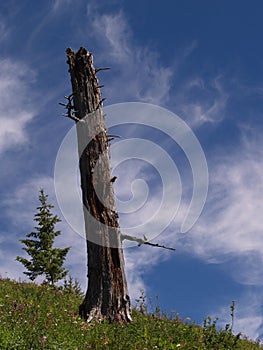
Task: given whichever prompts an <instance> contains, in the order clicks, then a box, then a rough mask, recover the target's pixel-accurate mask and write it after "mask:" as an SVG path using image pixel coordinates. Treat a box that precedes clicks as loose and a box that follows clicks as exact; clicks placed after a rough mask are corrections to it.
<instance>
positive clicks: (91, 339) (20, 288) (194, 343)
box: [0, 279, 263, 350]
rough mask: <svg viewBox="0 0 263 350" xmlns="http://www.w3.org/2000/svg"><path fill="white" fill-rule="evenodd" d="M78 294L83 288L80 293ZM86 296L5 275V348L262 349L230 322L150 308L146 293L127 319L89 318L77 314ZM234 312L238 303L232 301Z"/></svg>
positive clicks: (1, 300) (0, 326) (0, 325)
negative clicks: (121, 321) (196, 320)
mask: <svg viewBox="0 0 263 350" xmlns="http://www.w3.org/2000/svg"><path fill="white" fill-rule="evenodd" d="M77 294H78V293H77ZM81 299H82V298H81V297H80V296H79V295H76V293H74V290H72V288H68V287H64V288H63V287H61V288H58V287H57V288H51V287H49V286H44V285H36V284H33V283H20V282H16V281H11V280H9V279H1V280H0V349H1V350H12V349H21V350H35V349H46V350H47V349H48V350H49V349H55V350H59V349H61V350H82V349H83V350H84V349H112V350H115V349H116V350H117V349H125V350H130V349H138V350H139V349H140V350H152V349H165V350H169V349H189V350H195V349H196V350H202V349H204V350H210V349H211V350H220V349H229V350H233V349H248V350H253V349H263V348H262V347H261V346H260V344H259V343H258V342H253V341H249V340H248V339H246V338H245V337H244V336H242V335H241V334H238V335H234V334H233V333H232V331H231V326H230V325H226V327H225V329H217V326H216V320H215V321H213V320H211V319H210V318H207V319H206V320H205V321H204V325H203V326H202V327H201V326H199V325H196V324H194V323H193V322H191V321H190V320H189V319H186V320H184V321H182V320H181V319H180V318H179V316H178V315H176V314H175V315H173V316H171V315H170V316H169V317H168V315H165V314H162V313H161V312H160V309H159V307H158V306H157V307H155V310H154V311H153V312H148V311H147V308H146V304H145V297H144V295H142V296H141V297H140V298H139V299H138V300H137V304H138V305H137V307H136V309H135V308H134V309H133V312H132V313H133V322H132V323H130V324H128V325H119V324H109V323H108V322H101V323H90V324H88V323H86V322H84V321H83V320H82V319H80V318H79V316H78V314H77V310H78V306H79V304H80V302H81ZM231 311H232V314H231V315H234V305H232V309H231Z"/></svg>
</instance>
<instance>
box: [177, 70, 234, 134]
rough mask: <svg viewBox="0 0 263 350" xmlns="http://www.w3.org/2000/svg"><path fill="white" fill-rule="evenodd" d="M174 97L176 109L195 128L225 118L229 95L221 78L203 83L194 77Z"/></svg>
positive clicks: (201, 79)
mask: <svg viewBox="0 0 263 350" xmlns="http://www.w3.org/2000/svg"><path fill="white" fill-rule="evenodd" d="M178 91H179V92H177V93H176V95H175V101H176V107H177V109H178V112H177V113H179V114H180V115H181V116H183V117H184V119H185V120H186V122H187V123H188V124H189V125H190V126H192V127H194V128H196V127H199V126H200V125H201V124H203V123H207V122H208V123H215V122H217V123H218V122H220V121H222V119H224V117H225V109H226V105H227V101H228V98H229V93H228V92H227V91H226V89H225V87H224V85H223V77H222V76H217V77H215V78H214V79H211V80H209V81H205V80H204V79H203V78H201V77H195V78H192V79H191V80H189V81H187V82H186V83H185V84H183V86H182V87H181V88H179V89H178Z"/></svg>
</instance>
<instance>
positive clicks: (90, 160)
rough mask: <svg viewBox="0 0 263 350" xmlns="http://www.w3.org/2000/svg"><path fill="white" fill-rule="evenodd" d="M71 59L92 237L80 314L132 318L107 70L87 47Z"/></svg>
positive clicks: (84, 193)
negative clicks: (104, 81) (108, 118)
mask: <svg viewBox="0 0 263 350" xmlns="http://www.w3.org/2000/svg"><path fill="white" fill-rule="evenodd" d="M67 57H68V61H67V62H68V64H69V72H70V76H71V83H72V91H73V94H72V95H71V96H72V99H73V103H74V108H73V110H74V111H75V112H74V115H72V113H71V109H72V108H71V107H72V106H71V104H70V102H69V106H67V108H68V111H69V109H70V113H68V117H69V118H71V119H73V120H75V121H76V122H77V121H79V120H80V121H81V122H82V123H77V133H78V147H79V153H80V162H79V167H80V174H81V189H82V200H83V205H84V217H85V229H86V237H87V253H88V288H87V293H86V296H85V299H84V301H83V303H82V304H81V305H80V307H79V313H80V315H81V316H82V317H83V318H85V319H86V320H88V321H90V320H92V319H96V320H101V319H105V318H106V319H108V320H110V321H117V322H129V321H131V314H130V298H129V295H128V289H127V282H126V277H125V270H124V258H123V251H122V239H121V233H120V228H119V219H118V213H117V210H116V204H115V198H114V192H113V184H112V182H111V174H110V155H109V147H108V137H109V135H108V130H107V127H106V124H105V120H104V115H103V111H102V102H103V101H104V99H102V98H101V94H100V86H99V83H98V79H97V76H96V73H97V72H98V71H100V70H106V69H108V68H98V69H95V68H94V66H93V57H92V55H91V53H89V52H88V51H87V50H86V49H85V48H80V49H79V51H78V52H76V53H75V52H74V51H73V50H72V49H67ZM68 101H70V98H68ZM88 141H90V142H88ZM85 142H86V143H85ZM87 143H88V144H87ZM83 144H84V146H83ZM83 149H84V152H82V151H83ZM90 217H92V218H94V219H95V220H91V219H90Z"/></svg>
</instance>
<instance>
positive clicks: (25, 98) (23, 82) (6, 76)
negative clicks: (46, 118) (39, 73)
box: [0, 59, 36, 153]
mask: <svg viewBox="0 0 263 350" xmlns="http://www.w3.org/2000/svg"><path fill="white" fill-rule="evenodd" d="M34 79H35V73H34V71H32V70H31V69H29V68H28V67H27V66H26V65H25V64H23V63H21V62H15V61H12V60H10V59H2V60H1V61H0V94H1V98H2V102H1V105H0V122H1V129H0V153H2V152H4V151H5V150H7V149H8V148H10V147H16V146H17V145H21V144H23V143H25V142H27V133H26V126H27V124H28V123H29V122H30V121H31V120H32V118H33V117H34V116H35V115H36V109H35V108H34V105H33V101H32V100H33V96H34V93H33V92H32V89H31V88H30V87H31V84H32V82H33V81H34Z"/></svg>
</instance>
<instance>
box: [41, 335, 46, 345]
mask: <svg viewBox="0 0 263 350" xmlns="http://www.w3.org/2000/svg"><path fill="white" fill-rule="evenodd" d="M46 341H47V337H46V336H45V335H42V337H41V338H40V343H41V345H45V343H46Z"/></svg>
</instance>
